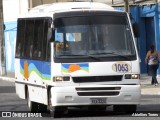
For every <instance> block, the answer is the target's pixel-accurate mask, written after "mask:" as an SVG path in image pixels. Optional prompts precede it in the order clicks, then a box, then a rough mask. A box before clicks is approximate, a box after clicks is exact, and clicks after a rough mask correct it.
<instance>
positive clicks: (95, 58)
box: [87, 55, 101, 61]
mask: <svg viewBox="0 0 160 120" xmlns="http://www.w3.org/2000/svg"><path fill="white" fill-rule="evenodd" d="M87 56H88V57H89V58H92V59H94V60H97V61H101V60H100V59H99V58H97V57H95V56H92V55H87Z"/></svg>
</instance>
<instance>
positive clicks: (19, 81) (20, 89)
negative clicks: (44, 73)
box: [15, 59, 26, 99]
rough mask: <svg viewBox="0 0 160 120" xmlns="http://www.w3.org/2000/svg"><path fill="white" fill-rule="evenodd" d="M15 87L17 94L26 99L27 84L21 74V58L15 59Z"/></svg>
mask: <svg viewBox="0 0 160 120" xmlns="http://www.w3.org/2000/svg"><path fill="white" fill-rule="evenodd" d="M15 78H16V80H15V88H16V94H17V95H18V96H19V97H20V98H22V99H25V97H26V96H25V84H23V83H24V81H23V79H24V77H23V76H22V74H21V70H20V59H15Z"/></svg>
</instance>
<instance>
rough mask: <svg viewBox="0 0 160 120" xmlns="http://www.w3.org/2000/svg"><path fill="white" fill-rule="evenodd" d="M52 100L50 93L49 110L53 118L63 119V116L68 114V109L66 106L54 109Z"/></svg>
mask: <svg viewBox="0 0 160 120" xmlns="http://www.w3.org/2000/svg"><path fill="white" fill-rule="evenodd" d="M51 98H52V97H51V92H49V99H48V109H49V111H50V114H51V117H61V116H62V115H63V114H65V113H66V114H67V113H68V110H67V107H64V106H54V107H53V106H52V101H51Z"/></svg>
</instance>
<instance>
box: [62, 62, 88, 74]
mask: <svg viewBox="0 0 160 120" xmlns="http://www.w3.org/2000/svg"><path fill="white" fill-rule="evenodd" d="M79 70H83V71H85V72H89V64H88V63H79V64H62V72H63V73H73V72H75V71H79Z"/></svg>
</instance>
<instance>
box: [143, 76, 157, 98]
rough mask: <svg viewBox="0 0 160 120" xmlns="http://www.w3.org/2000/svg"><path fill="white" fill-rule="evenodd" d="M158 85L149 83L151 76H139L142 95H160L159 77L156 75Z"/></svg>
mask: <svg viewBox="0 0 160 120" xmlns="http://www.w3.org/2000/svg"><path fill="white" fill-rule="evenodd" d="M157 80H158V83H159V84H158V85H157V86H154V85H151V77H150V76H147V75H142V76H141V81H140V82H141V94H142V95H160V77H157Z"/></svg>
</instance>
